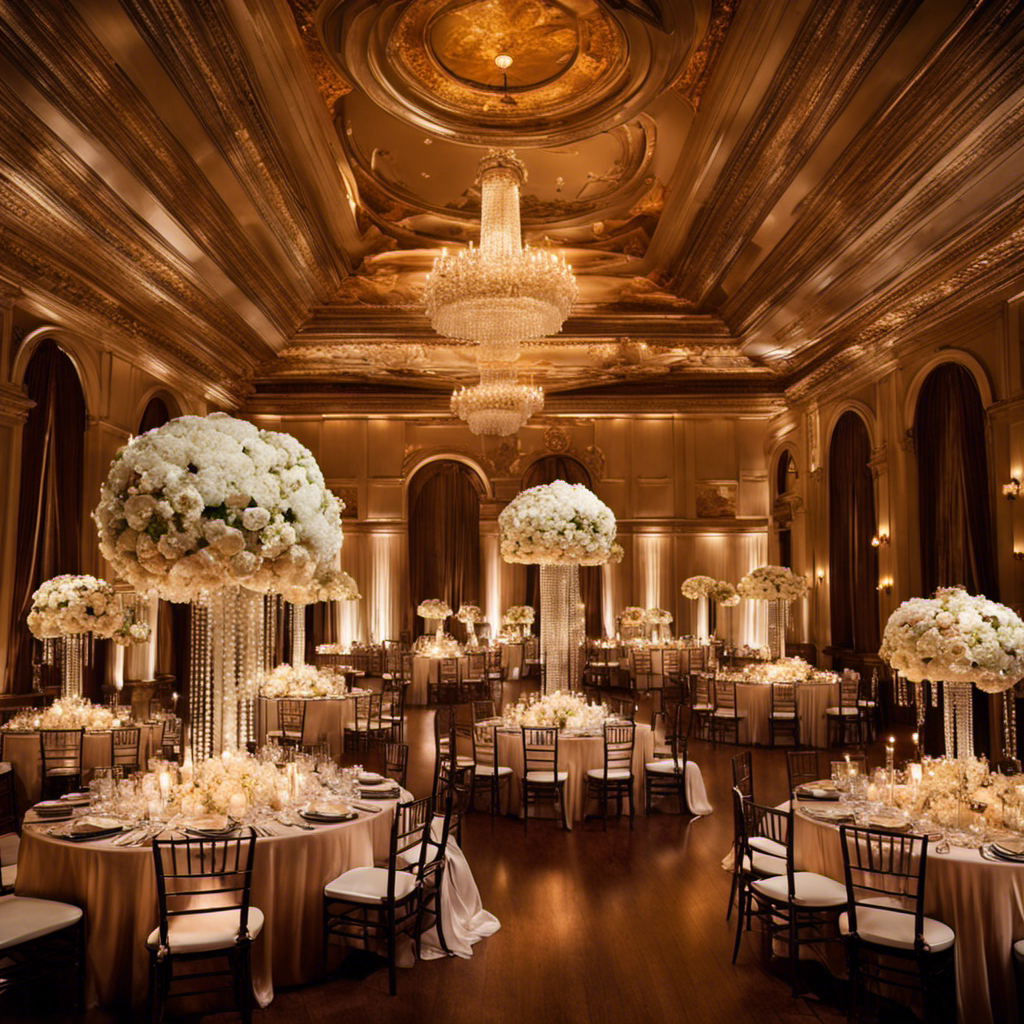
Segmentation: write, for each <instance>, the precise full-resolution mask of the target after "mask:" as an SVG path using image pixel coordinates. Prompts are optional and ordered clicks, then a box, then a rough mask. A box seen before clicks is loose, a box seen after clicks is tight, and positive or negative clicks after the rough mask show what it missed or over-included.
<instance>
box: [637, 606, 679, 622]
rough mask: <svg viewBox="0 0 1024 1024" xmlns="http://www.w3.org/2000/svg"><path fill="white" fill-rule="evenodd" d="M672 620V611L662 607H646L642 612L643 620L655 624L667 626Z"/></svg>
mask: <svg viewBox="0 0 1024 1024" xmlns="http://www.w3.org/2000/svg"><path fill="white" fill-rule="evenodd" d="M671 621H672V613H671V612H669V611H666V610H665V609H664V608H648V609H647V610H646V611H645V612H644V622H649V623H651V624H652V625H655V626H667V625H668V624H669V623H670V622H671Z"/></svg>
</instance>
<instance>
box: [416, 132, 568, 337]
mask: <svg viewBox="0 0 1024 1024" xmlns="http://www.w3.org/2000/svg"><path fill="white" fill-rule="evenodd" d="M477 180H478V182H479V183H480V194H481V198H480V247H479V248H476V249H475V248H473V244H472V242H471V243H470V245H469V248H468V249H463V250H460V251H459V252H457V253H455V254H454V255H452V254H449V252H448V250H447V249H444V250H442V252H441V255H440V256H439V257H438V258H437V259H436V260H435V261H434V269H433V271H432V273H431V274H430V275H429V276H428V277H427V284H426V289H425V291H424V302H425V304H426V308H427V315H428V316H429V317H430V322H431V324H432V325H433V327H434V330H435V331H437V333H438V334H443V335H444V336H445V337H447V338H463V339H466V340H469V341H479V342H499V341H526V340H527V339H528V338H543V337H547V336H548V335H550V334H557V333H558V332H559V331H560V330H561V329H562V324H563V323H564V322H565V319H566V317H568V315H569V311H570V310H571V309H572V304H573V302H575V301H576V297H577V294H578V290H577V288H576V279H575V278H574V277H573V274H572V268H571V267H570V266H568V265H567V264H566V262H565V260H563V259H562V257H561V256H559V255H557V254H556V253H553V252H548V251H546V250H537V249H531V248H530V247H529V246H526V247H524V246H523V243H522V234H521V231H520V226H519V188H520V186H521V185H523V184H525V182H526V168H525V167H524V166H523V164H522V162H521V161H520V160H518V159H516V156H515V154H514V153H513V152H512V151H511V150H492V151H491V152H490V153H488V155H487V156H485V157H483V158H481V160H480V171H479V175H478V178H477Z"/></svg>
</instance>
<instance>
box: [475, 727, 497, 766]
mask: <svg viewBox="0 0 1024 1024" xmlns="http://www.w3.org/2000/svg"><path fill="white" fill-rule="evenodd" d="M473 762H474V764H478V765H482V766H483V767H486V768H494V767H496V765H497V763H498V727H497V726H496V725H492V724H487V723H484V724H477V725H474V726H473Z"/></svg>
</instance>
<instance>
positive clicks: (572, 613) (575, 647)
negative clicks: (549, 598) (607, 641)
mask: <svg viewBox="0 0 1024 1024" xmlns="http://www.w3.org/2000/svg"><path fill="white" fill-rule="evenodd" d="M569 609H570V610H569V689H570V690H573V691H576V690H580V689H582V686H583V663H584V661H585V654H586V642H587V628H586V618H587V611H586V606H585V605H584V603H583V596H582V594H581V592H580V567H579V565H576V564H573V565H571V566H570V572H569Z"/></svg>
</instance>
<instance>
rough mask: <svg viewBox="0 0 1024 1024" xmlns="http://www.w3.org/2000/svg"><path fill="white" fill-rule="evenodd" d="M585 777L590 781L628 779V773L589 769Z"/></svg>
mask: <svg viewBox="0 0 1024 1024" xmlns="http://www.w3.org/2000/svg"><path fill="white" fill-rule="evenodd" d="M561 774H562V773H561V772H559V775H561ZM587 776H588V777H589V778H591V779H628V778H629V776H630V773H629V772H628V771H627V770H626V769H625V768H607V769H606V768H590V769H588V770H587Z"/></svg>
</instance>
